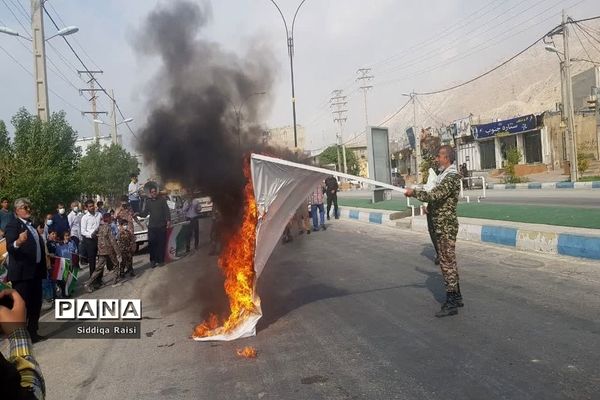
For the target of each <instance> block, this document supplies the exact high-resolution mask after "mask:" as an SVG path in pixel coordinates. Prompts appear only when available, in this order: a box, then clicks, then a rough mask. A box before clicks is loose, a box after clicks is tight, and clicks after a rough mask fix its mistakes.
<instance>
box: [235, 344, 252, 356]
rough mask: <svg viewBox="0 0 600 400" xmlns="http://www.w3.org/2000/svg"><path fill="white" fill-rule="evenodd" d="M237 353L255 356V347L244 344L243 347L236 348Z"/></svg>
mask: <svg viewBox="0 0 600 400" xmlns="http://www.w3.org/2000/svg"><path fill="white" fill-rule="evenodd" d="M237 355H238V356H240V357H245V358H256V349H255V348H254V347H251V346H246V347H244V348H243V349H238V350H237Z"/></svg>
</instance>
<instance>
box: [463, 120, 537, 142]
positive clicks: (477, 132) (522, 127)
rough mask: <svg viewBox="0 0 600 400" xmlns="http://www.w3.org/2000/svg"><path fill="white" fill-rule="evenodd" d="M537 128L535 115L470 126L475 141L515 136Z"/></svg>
mask: <svg viewBox="0 0 600 400" xmlns="http://www.w3.org/2000/svg"><path fill="white" fill-rule="evenodd" d="M536 126H537V122H536V119H535V115H526V116H524V117H518V118H513V119H507V120H504V121H498V122H492V123H490V124H481V125H472V127H471V129H472V131H473V136H474V137H475V139H479V140H481V139H489V138H493V137H494V136H503V135H515V134H517V133H521V132H525V131H531V130H534V129H535V128H536Z"/></svg>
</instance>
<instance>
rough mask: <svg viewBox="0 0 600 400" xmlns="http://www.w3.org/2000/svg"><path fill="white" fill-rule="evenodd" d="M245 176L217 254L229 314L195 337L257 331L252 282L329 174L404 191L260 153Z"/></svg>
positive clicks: (233, 335) (257, 312)
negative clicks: (237, 220) (237, 213)
mask: <svg viewBox="0 0 600 400" xmlns="http://www.w3.org/2000/svg"><path fill="white" fill-rule="evenodd" d="M244 175H245V177H246V186H245V190H244V193H245V200H244V216H243V222H242V224H241V226H240V228H239V230H238V231H237V233H236V234H235V235H234V236H232V237H231V238H230V240H229V241H228V243H227V244H226V246H225V248H224V249H223V251H222V253H221V256H220V257H219V266H220V267H221V269H222V270H223V272H224V274H225V292H226V294H227V297H228V298H229V306H230V310H231V312H230V314H229V316H228V318H227V319H226V320H224V321H219V319H218V317H217V316H216V315H211V316H210V317H209V318H208V319H207V320H206V321H204V322H203V323H201V324H200V325H198V326H196V328H195V330H194V334H193V338H194V340H199V341H206V340H235V339H239V338H243V337H248V336H254V335H255V334H256V324H257V322H258V320H259V319H260V317H261V316H262V311H261V308H260V298H259V297H258V295H257V294H256V291H255V286H256V281H257V279H258V277H259V276H260V274H261V273H262V271H263V269H264V267H265V264H266V263H267V260H268V259H269V257H270V256H271V253H272V252H273V250H274V249H275V246H276V245H277V242H278V241H279V239H280V238H281V235H282V233H283V230H284V229H285V227H286V225H287V223H288V222H289V220H290V219H291V218H292V216H293V215H294V213H295V212H296V210H297V209H298V207H299V206H300V205H301V204H302V203H303V202H304V201H305V200H306V198H307V196H308V195H309V193H311V192H312V191H313V190H314V188H315V187H316V186H317V185H318V184H319V183H320V182H322V181H323V180H324V179H325V178H326V177H327V176H330V175H334V176H337V177H342V178H349V179H355V180H358V181H360V182H364V183H367V184H371V185H376V186H380V187H384V188H386V189H391V190H395V191H399V192H401V193H404V189H402V188H399V187H396V186H392V185H388V184H385V183H381V182H376V181H373V180H370V179H365V178H361V177H357V176H353V175H348V174H343V173H339V172H335V171H330V170H327V169H323V168H318V167H313V166H309V165H304V164H298V163H294V162H291V161H286V160H282V159H278V158H273V157H268V156H263V155H258V154H252V157H251V159H250V165H249V166H246V168H245V170H244Z"/></svg>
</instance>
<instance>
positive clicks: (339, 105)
mask: <svg viewBox="0 0 600 400" xmlns="http://www.w3.org/2000/svg"><path fill="white" fill-rule="evenodd" d="M343 93H344V91H343V90H341V89H336V90H334V91H332V92H331V99H330V100H329V102H330V105H331V107H332V108H333V111H332V112H333V122H337V123H338V125H339V128H340V130H339V132H338V134H337V150H338V170H339V171H341V170H342V169H341V165H340V146H341V147H342V157H343V159H344V170H343V171H344V173H345V174H347V173H348V168H347V166H346V146H345V145H344V144H343V129H344V123H345V122H346V120H347V118H346V113H347V112H348V110H347V109H345V108H344V107H345V106H346V105H347V104H348V102H347V101H346V98H347V97H346V96H344V94H343Z"/></svg>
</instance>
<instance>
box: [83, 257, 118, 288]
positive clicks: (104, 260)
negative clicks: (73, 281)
mask: <svg viewBox="0 0 600 400" xmlns="http://www.w3.org/2000/svg"><path fill="white" fill-rule="evenodd" d="M104 267H106V269H107V270H109V271H110V272H111V275H112V276H111V279H114V281H115V282H116V281H117V280H118V279H119V276H120V275H121V271H120V266H119V262H118V260H117V257H116V256H114V255H101V256H98V263H97V264H96V268H95V269H94V272H93V273H92V275H91V276H90V278H89V279H88V280H87V282H86V283H85V284H86V285H91V284H92V283H97V284H100V285H101V284H102V278H103V277H104Z"/></svg>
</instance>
